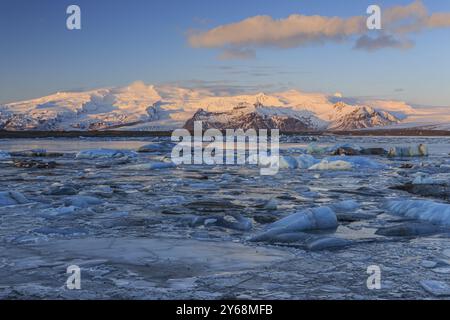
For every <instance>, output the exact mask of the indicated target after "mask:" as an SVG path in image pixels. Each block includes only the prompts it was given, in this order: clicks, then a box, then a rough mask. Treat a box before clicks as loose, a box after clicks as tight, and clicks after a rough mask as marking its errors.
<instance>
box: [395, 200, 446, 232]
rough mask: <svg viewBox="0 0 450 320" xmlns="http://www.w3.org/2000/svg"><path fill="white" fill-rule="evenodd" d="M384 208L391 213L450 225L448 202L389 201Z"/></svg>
mask: <svg viewBox="0 0 450 320" xmlns="http://www.w3.org/2000/svg"><path fill="white" fill-rule="evenodd" d="M386 208H387V209H388V210H389V211H390V212H391V213H393V214H396V215H400V216H404V217H408V218H413V219H418V220H423V221H428V222H431V223H433V224H439V225H444V226H449V227H450V204H444V203H438V202H434V201H429V200H396V201H389V202H388V203H387V205H386Z"/></svg>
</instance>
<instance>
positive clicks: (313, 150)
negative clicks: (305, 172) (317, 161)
mask: <svg viewBox="0 0 450 320" xmlns="http://www.w3.org/2000/svg"><path fill="white" fill-rule="evenodd" d="M306 152H307V153H309V154H324V153H326V152H327V148H324V147H319V146H318V145H317V144H315V143H310V144H309V145H308V147H307V148H306Z"/></svg>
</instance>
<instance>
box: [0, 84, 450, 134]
mask: <svg viewBox="0 0 450 320" xmlns="http://www.w3.org/2000/svg"><path fill="white" fill-rule="evenodd" d="M200 120H201V121H202V122H203V128H218V129H228V128H229V129H237V128H242V129H248V128H255V129H273V128H278V129H280V130H281V131H289V132H304V131H319V130H320V131H322V130H332V131H339V130H346V131H347V130H359V129H372V128H428V129H431V130H450V107H447V108H446V107H440V108H431V107H413V106H411V105H409V104H407V103H405V102H402V101H387V100H374V99H372V100H367V99H366V100H358V99H352V98H344V97H342V95H341V94H334V95H326V94H322V93H307V92H301V91H298V90H289V91H283V92H275V93H270V94H266V93H258V94H244V95H226V96H224V95H220V96H218V95H216V94H214V93H213V92H210V91H208V90H205V89H188V88H181V87H176V86H168V85H161V86H154V85H146V84H144V83H142V82H135V83H132V84H131V85H129V86H125V87H113V88H102V89H96V90H89V91H82V92H58V93H55V94H52V95H49V96H45V97H42V98H37V99H32V100H27V101H20V102H13V103H7V104H4V105H0V130H10V131H25V130H31V131H32V130H39V131H53V130H59V131H72V130H81V131H88V130H89V131H91V130H112V129H114V130H135V131H169V130H173V129H176V128H181V127H184V128H188V129H191V128H192V127H193V123H194V121H200Z"/></svg>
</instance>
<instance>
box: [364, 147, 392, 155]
mask: <svg viewBox="0 0 450 320" xmlns="http://www.w3.org/2000/svg"><path fill="white" fill-rule="evenodd" d="M360 152H361V154H363V155H373V156H383V155H387V154H388V151H387V150H385V149H383V148H365V149H362V150H361V151H360Z"/></svg>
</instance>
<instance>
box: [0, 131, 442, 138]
mask: <svg viewBox="0 0 450 320" xmlns="http://www.w3.org/2000/svg"><path fill="white" fill-rule="evenodd" d="M171 134H172V131H117V130H108V131H2V130H0V139H8V138H13V139H30V138H81V137H86V138H122V137H123V138H127V137H128V138H144V137H170V136H171ZM280 134H283V135H300V136H301V135H305V136H311V135H313V136H330V135H334V136H361V137H363V136H394V137H402V136H405V137H411V136H424V137H434V136H436V137H437V136H439V137H442V136H448V137H450V131H445V130H420V129H379V130H378V129H375V130H355V131H309V132H280Z"/></svg>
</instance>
